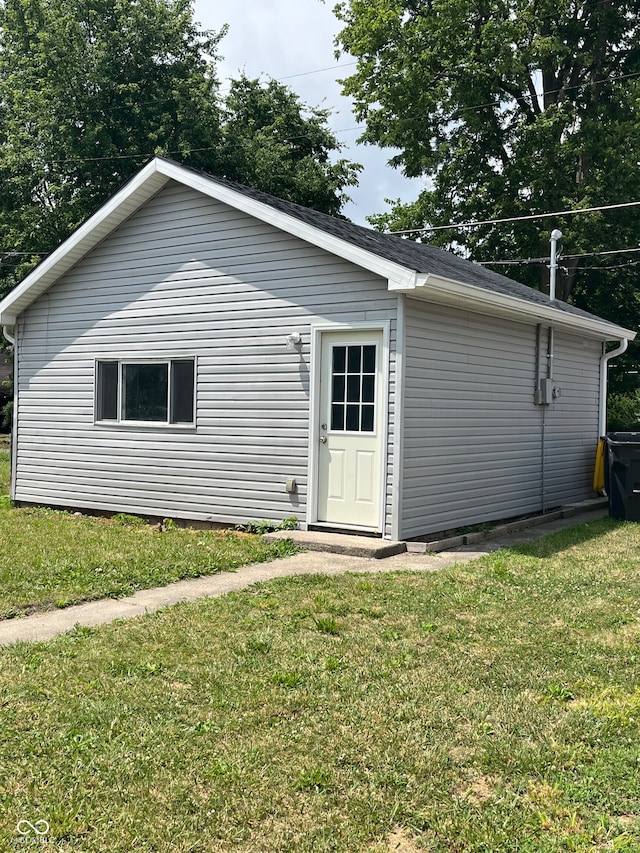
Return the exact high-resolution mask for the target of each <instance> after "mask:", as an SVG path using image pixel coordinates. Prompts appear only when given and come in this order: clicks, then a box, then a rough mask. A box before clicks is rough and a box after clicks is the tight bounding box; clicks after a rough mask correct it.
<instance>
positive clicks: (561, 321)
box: [390, 273, 636, 340]
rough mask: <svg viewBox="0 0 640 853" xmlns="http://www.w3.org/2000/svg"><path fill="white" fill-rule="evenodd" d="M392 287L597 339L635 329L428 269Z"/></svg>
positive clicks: (631, 334) (630, 333)
mask: <svg viewBox="0 0 640 853" xmlns="http://www.w3.org/2000/svg"><path fill="white" fill-rule="evenodd" d="M390 289H391V290H396V291H398V292H405V293H406V294H407V296H414V297H416V298H417V299H425V300H428V301H430V302H438V303H440V304H445V305H457V306H459V307H462V308H467V309H468V310H471V311H475V312H477V313H481V314H489V315H492V316H502V317H510V318H511V319H514V320H520V321H521V322H529V323H531V322H540V323H546V324H548V325H550V326H555V327H556V328H564V329H568V330H573V331H580V332H582V333H584V334H587V335H591V336H593V337H596V338H598V339H599V340H620V339H621V338H627V339H628V340H633V339H634V338H635V336H636V332H634V331H632V330H631V329H625V328H623V327H622V326H618V325H616V324H615V323H610V322H609V321H608V320H600V319H598V318H590V317H581V316H580V315H578V314H571V313H569V312H567V311H561V310H559V309H558V308H554V307H553V305H552V304H551V303H549V305H539V304H537V303H535V302H529V301H528V300H526V299H519V298H518V297H517V296H511V295H508V294H504V293H497V292H495V291H492V290H484V289H482V288H479V287H477V286H475V285H471V284H464V283H463V282H460V281H455V280H453V279H448V278H444V277H443V276H439V275H433V274H431V273H427V274H424V275H421V276H418V281H417V284H416V286H415V287H403V286H397V285H391V286H390Z"/></svg>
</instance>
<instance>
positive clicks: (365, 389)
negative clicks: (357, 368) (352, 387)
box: [362, 376, 375, 403]
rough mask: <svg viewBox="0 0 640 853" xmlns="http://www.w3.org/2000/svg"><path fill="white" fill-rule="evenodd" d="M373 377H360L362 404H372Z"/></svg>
mask: <svg viewBox="0 0 640 853" xmlns="http://www.w3.org/2000/svg"><path fill="white" fill-rule="evenodd" d="M374 387H375V376H363V377H362V402H363V403H373V401H374V397H373V394H374V390H373V389H374Z"/></svg>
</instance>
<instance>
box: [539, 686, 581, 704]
mask: <svg viewBox="0 0 640 853" xmlns="http://www.w3.org/2000/svg"><path fill="white" fill-rule="evenodd" d="M543 699H544V700H545V701H547V702H571V701H573V699H575V696H574V695H573V693H572V692H571V690H569V688H568V687H565V685H564V684H547V686H546V687H545V689H544V693H543Z"/></svg>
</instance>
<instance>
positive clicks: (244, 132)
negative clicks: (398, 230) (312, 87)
mask: <svg viewBox="0 0 640 853" xmlns="http://www.w3.org/2000/svg"><path fill="white" fill-rule="evenodd" d="M328 117H329V111H328V110H320V109H309V108H308V107H306V106H305V105H304V104H302V103H301V102H300V100H299V99H298V97H297V95H295V94H294V93H293V92H291V90H290V89H289V88H288V87H286V86H283V85H282V83H278V82H277V81H276V80H269V81H267V82H266V83H262V82H261V81H260V80H250V79H248V78H247V77H244V76H243V77H241V78H240V79H239V80H234V81H232V83H231V89H230V91H229V94H228V95H227V97H226V99H225V102H224V105H223V108H222V118H223V121H222V136H223V144H222V164H223V165H222V168H223V171H224V172H225V173H226V174H230V175H235V176H236V180H239V181H240V182H241V183H245V184H248V185H250V186H254V187H260V189H262V190H264V191H265V192H270V193H272V194H273V195H277V196H279V197H280V198H285V199H288V200H289V201H295V202H296V203H298V204H302V205H305V206H307V207H312V208H315V209H316V210H322V211H323V212H324V213H330V214H333V215H338V214H339V213H340V208H341V207H342V204H343V203H344V201H345V198H346V197H345V195H344V193H343V192H342V189H343V188H344V187H347V186H352V185H354V184H355V183H356V181H357V177H356V176H357V171H358V168H359V167H356V166H354V164H352V163H349V162H347V161H346V160H344V159H339V160H337V161H336V162H335V163H334V162H332V161H331V159H330V155H331V154H332V153H334V152H337V151H338V150H339V148H340V145H339V143H338V142H337V140H336V138H335V136H334V135H333V134H332V133H331V131H330V130H329V128H328V127H327V119H328ZM337 188H339V190H340V191H339V192H336V189H337Z"/></svg>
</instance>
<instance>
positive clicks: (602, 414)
mask: <svg viewBox="0 0 640 853" xmlns="http://www.w3.org/2000/svg"><path fill="white" fill-rule="evenodd" d="M628 346H629V340H628V339H627V338H621V340H620V345H619V346H617V347H616V348H615V349H612V350H611V351H610V352H605V353H604V354H603V356H602V358H601V359H600V409H599V415H598V435H599V436H600V437H602V436H604V434H605V433H606V431H607V367H608V366H609V362H610V361H611V359H612V358H614V357H615V356H616V355H621V354H622V353H623V352H625V351H626V349H627V347H628Z"/></svg>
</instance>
